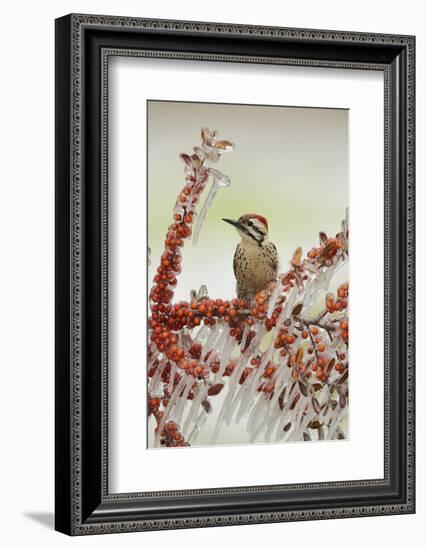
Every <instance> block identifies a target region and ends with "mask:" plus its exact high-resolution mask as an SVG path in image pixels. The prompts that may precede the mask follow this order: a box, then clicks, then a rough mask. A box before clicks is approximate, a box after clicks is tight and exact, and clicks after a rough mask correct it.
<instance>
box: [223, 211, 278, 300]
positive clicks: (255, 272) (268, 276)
mask: <svg viewBox="0 0 426 550" xmlns="http://www.w3.org/2000/svg"><path fill="white" fill-rule="evenodd" d="M222 219H223V221H224V222H226V223H229V224H231V225H233V226H234V227H235V229H236V230H237V231H238V233H239V235H240V236H241V241H240V243H239V244H238V246H237V248H236V250H235V254H234V263H233V267H234V275H235V279H236V281H237V296H238V298H239V299H240V300H246V301H247V302H250V301H251V299H252V298H253V297H254V296H255V294H257V293H258V292H260V291H261V290H264V289H265V288H266V287H267V285H268V284H269V283H270V282H272V281H275V280H276V278H277V273H278V263H279V261H278V252H277V248H276V246H275V245H274V243H272V242H271V241H270V240H269V239H268V221H267V220H266V218H264V217H263V216H259V215H258V214H244V215H243V216H241V217H240V218H239V219H238V220H230V219H228V218H222Z"/></svg>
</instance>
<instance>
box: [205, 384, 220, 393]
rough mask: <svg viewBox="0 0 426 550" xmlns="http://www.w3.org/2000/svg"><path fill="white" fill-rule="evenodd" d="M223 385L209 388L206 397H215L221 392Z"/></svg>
mask: <svg viewBox="0 0 426 550" xmlns="http://www.w3.org/2000/svg"><path fill="white" fill-rule="evenodd" d="M223 386H224V384H215V385H214V386H211V387H210V388H209V389H208V391H207V395H217V394H218V393H220V392H221V391H222V388H223Z"/></svg>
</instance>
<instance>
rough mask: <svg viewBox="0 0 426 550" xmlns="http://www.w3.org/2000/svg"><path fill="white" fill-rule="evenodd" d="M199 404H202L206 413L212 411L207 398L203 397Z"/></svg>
mask: <svg viewBox="0 0 426 550" xmlns="http://www.w3.org/2000/svg"><path fill="white" fill-rule="evenodd" d="M201 404H202V405H203V409H204V410H205V411H206V413H210V412H211V411H212V406H211V404H210V401H207V399H204V401H203V402H202V403H201Z"/></svg>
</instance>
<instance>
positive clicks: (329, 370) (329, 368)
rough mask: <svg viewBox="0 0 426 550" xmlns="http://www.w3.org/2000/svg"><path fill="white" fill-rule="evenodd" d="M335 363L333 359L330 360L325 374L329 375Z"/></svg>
mask: <svg viewBox="0 0 426 550" xmlns="http://www.w3.org/2000/svg"><path fill="white" fill-rule="evenodd" d="M335 362H336V359H335V358H334V357H333V358H332V359H330V362H329V364H328V366H327V374H330V372H331V369H332V368H333V367H334V363H335Z"/></svg>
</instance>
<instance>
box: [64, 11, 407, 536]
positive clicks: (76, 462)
mask: <svg viewBox="0 0 426 550" xmlns="http://www.w3.org/2000/svg"><path fill="white" fill-rule="evenodd" d="M205 38H209V39H211V40H210V42H209V44H208V45H207V46H206V45H205V43H204V45H203V39H205ZM228 39H230V42H229V41H228ZM159 44H161V46H162V47H161V48H159V47H158V45H159ZM365 46H368V47H367V48H366V47H365ZM197 48H198V50H200V51H196V50H197ZM215 48H216V50H215ZM205 50H213V51H205ZM218 50H220V51H218ZM236 51H238V53H235V52H236ZM257 52H258V53H259V55H257ZM117 55H119V56H141V57H151V58H152V57H158V58H168V59H176V60H179V59H191V60H200V61H209V62H215V61H230V62H241V63H273V64H282V65H301V66H311V67H312V66H315V67H335V68H344V69H366V70H378V71H383V73H384V78H385V98H384V102H385V144H384V154H385V196H384V201H385V319H384V323H385V433H384V443H385V445H384V447H385V468H384V471H385V475H384V478H383V480H362V481H346V482H333V483H311V484H296V485H274V486H268V487H266V486H262V487H254V486H253V487H239V488H226V489H206V490H202V489H200V490H189V491H171V492H158V493H130V494H121V493H120V494H109V493H108V475H107V403H108V379H107V366H108V354H107V338H108V334H107V315H108V301H107V297H108V280H107V265H108V250H107V247H108V243H107V231H108V216H107V200H108V197H107V195H108V170H107V162H108V153H107V145H108V142H107V124H108V94H107V92H108V86H107V82H108V78H107V77H108V59H109V57H110V56H117ZM414 80H415V39H414V37H412V36H398V35H389V34H387V35H382V34H371V33H369V34H364V33H352V32H351V33H347V32H342V31H329V30H327V31H321V30H307V29H291V28H279V27H260V26H259V27H258V26H246V25H234V24H232V25H230V24H219V23H205V22H189V21H169V20H152V19H136V18H124V17H108V16H96V15H69V16H66V17H64V18H61V19H58V20H57V21H56V236H57V237H56V239H57V240H56V281H57V285H56V308H57V310H56V319H57V321H56V388H55V390H56V528H57V529H58V530H60V531H63V532H65V533H68V534H73V535H83V534H90V533H112V532H124V531H142V530H153V529H178V528H187V527H202V526H214V525H230V524H232V525H235V524H247V523H264V522H282V521H299V520H310V519H326V518H336V517H357V516H370V515H384V514H403V513H413V512H414V508H415V503H414V491H415V487H414V485H415V481H414V475H415V472H414V468H415V458H414V422H415V419H414V412H415V411H414V389H415V379H414V323H415V314H414V284H415V283H414V246H415V240H414V225H415V219H414V201H415V192H414V171H415V160H414V156H415V143H414V134H415V88H414ZM95 107H96V108H95ZM89 150H90V155H89V154H88V153H89ZM93 153H95V154H93ZM89 159H93V160H89ZM89 198H90V200H88V199H89ZM89 203H90V204H96V206H95V207H93V206H90V207H89V206H88V205H89ZM391 290H392V292H391ZM395 290H397V292H396V296H395ZM395 310H396V311H397V312H398V315H396V316H395V315H391V313H392V312H393V311H395ZM89 325H90V326H91V328H88V327H89ZM391 335H392V337H393V340H391ZM395 336H396V337H397V339H396V341H395ZM89 366H90V368H91V376H90V377H89V376H87V375H88V368H89ZM321 493H323V494H324V496H327V497H328V498H329V503H328V504H325V503H324V502H323V503H321V502H320V500H319V499H320V495H321ZM176 496H179V497H181V498H183V497H185V498H187V499H188V509H187V511H185V510H181V509H177V508H173V497H176ZM227 496H228V497H230V498H231V500H232V499H233V501H235V502H234V503H230V502H225V498H226V497H227ZM218 497H223V499H224V500H223V503H220V502H219V499H218ZM167 499H169V500H168V502H167ZM209 499H210V500H209ZM280 499H281V500H280ZM159 500H161V501H163V502H162V506H163V509H162V510H161V511H160V512H158V511H155V512H154V511H153V510H152V509H151V508H150V506H149V503H150V502H151V504H152V502H156V503H157V505H158V503H159ZM207 502H209V503H210V508H211V506H215V507H216V511H215V512H214V513H205V512H203V511H202V505H205V504H206V503H207ZM354 503H355V504H354ZM302 505H303V508H304V509H301V506H302ZM200 510H201V512H200ZM223 510H226V513H225V512H223ZM222 512H223V513H222Z"/></svg>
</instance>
